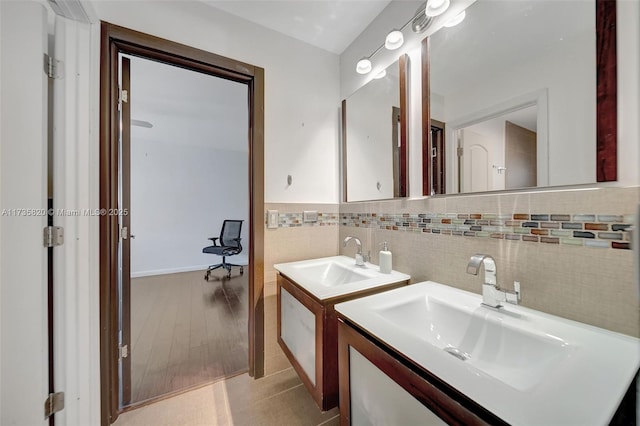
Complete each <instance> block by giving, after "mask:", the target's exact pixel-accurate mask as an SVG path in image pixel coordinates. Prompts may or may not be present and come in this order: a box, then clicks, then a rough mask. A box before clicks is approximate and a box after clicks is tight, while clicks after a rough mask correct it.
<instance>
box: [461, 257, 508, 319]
mask: <svg viewBox="0 0 640 426" xmlns="http://www.w3.org/2000/svg"><path fill="white" fill-rule="evenodd" d="M482 265H484V283H483V284H482V304H483V305H486V306H490V307H492V308H500V307H501V306H502V304H501V302H509V303H513V304H514V305H517V304H518V302H520V283H519V282H517V281H516V282H515V283H514V287H515V291H509V290H502V289H501V288H500V287H498V281H497V271H496V261H495V259H494V258H493V257H491V256H489V255H488V254H481V253H477V254H474V255H473V256H471V259H469V264H468V265H467V274H472V275H478V272H479V271H480V266H482Z"/></svg>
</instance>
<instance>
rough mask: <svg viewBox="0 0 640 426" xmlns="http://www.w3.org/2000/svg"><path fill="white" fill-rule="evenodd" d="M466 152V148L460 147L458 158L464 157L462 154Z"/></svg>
mask: <svg viewBox="0 0 640 426" xmlns="http://www.w3.org/2000/svg"><path fill="white" fill-rule="evenodd" d="M463 152H464V148H462V147H461V146H459V147H458V157H462V154H463Z"/></svg>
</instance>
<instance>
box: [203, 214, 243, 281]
mask: <svg viewBox="0 0 640 426" xmlns="http://www.w3.org/2000/svg"><path fill="white" fill-rule="evenodd" d="M242 222H243V221H242V220H225V221H224V222H223V223H222V230H221V231H220V236H219V237H211V238H209V239H210V240H211V241H213V245H212V246H209V247H205V248H203V249H202V252H203V253H209V254H215V255H218V256H222V263H218V264H217V265H211V266H209V268H208V269H207V272H205V274H204V279H205V280H206V281H209V276H210V275H211V271H214V270H216V269H218V268H224V269H226V270H227V278H231V267H232V266H238V267H240V275H242V274H243V273H244V267H243V266H242V265H235V264H233V263H228V262H227V256H234V255H236V254H239V253H240V252H241V251H242V244H240V240H241V238H240V231H241V230H242ZM218 241H220V243H219V244H218Z"/></svg>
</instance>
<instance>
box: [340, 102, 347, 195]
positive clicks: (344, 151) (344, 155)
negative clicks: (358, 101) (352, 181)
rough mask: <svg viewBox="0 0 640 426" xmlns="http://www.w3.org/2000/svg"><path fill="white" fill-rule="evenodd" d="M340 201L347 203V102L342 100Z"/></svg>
mask: <svg viewBox="0 0 640 426" xmlns="http://www.w3.org/2000/svg"><path fill="white" fill-rule="evenodd" d="M341 112H342V201H343V202H345V203H346V202H347V201H348V199H347V100H346V99H343V100H342V111H341Z"/></svg>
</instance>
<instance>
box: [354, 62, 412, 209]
mask: <svg viewBox="0 0 640 426" xmlns="http://www.w3.org/2000/svg"><path fill="white" fill-rule="evenodd" d="M408 61H409V58H408V55H402V56H401V57H400V58H399V59H398V60H397V61H395V62H394V63H393V64H391V65H390V66H389V67H387V69H386V70H384V71H382V72H381V73H380V74H378V75H377V76H376V77H375V78H373V79H372V80H371V81H369V82H368V83H367V84H365V85H364V86H362V87H361V88H360V89H358V90H357V91H356V92H355V93H353V94H352V95H351V96H349V97H348V98H347V99H345V100H343V101H342V143H343V145H342V158H343V174H342V176H343V194H344V196H343V199H344V201H345V202H350V201H369V200H384V199H390V198H401V197H406V196H408V170H407V164H408V161H407V156H408V149H407V144H408V140H407V129H408V122H407V95H408V87H407V86H408V75H407V73H408V69H409V67H408Z"/></svg>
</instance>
